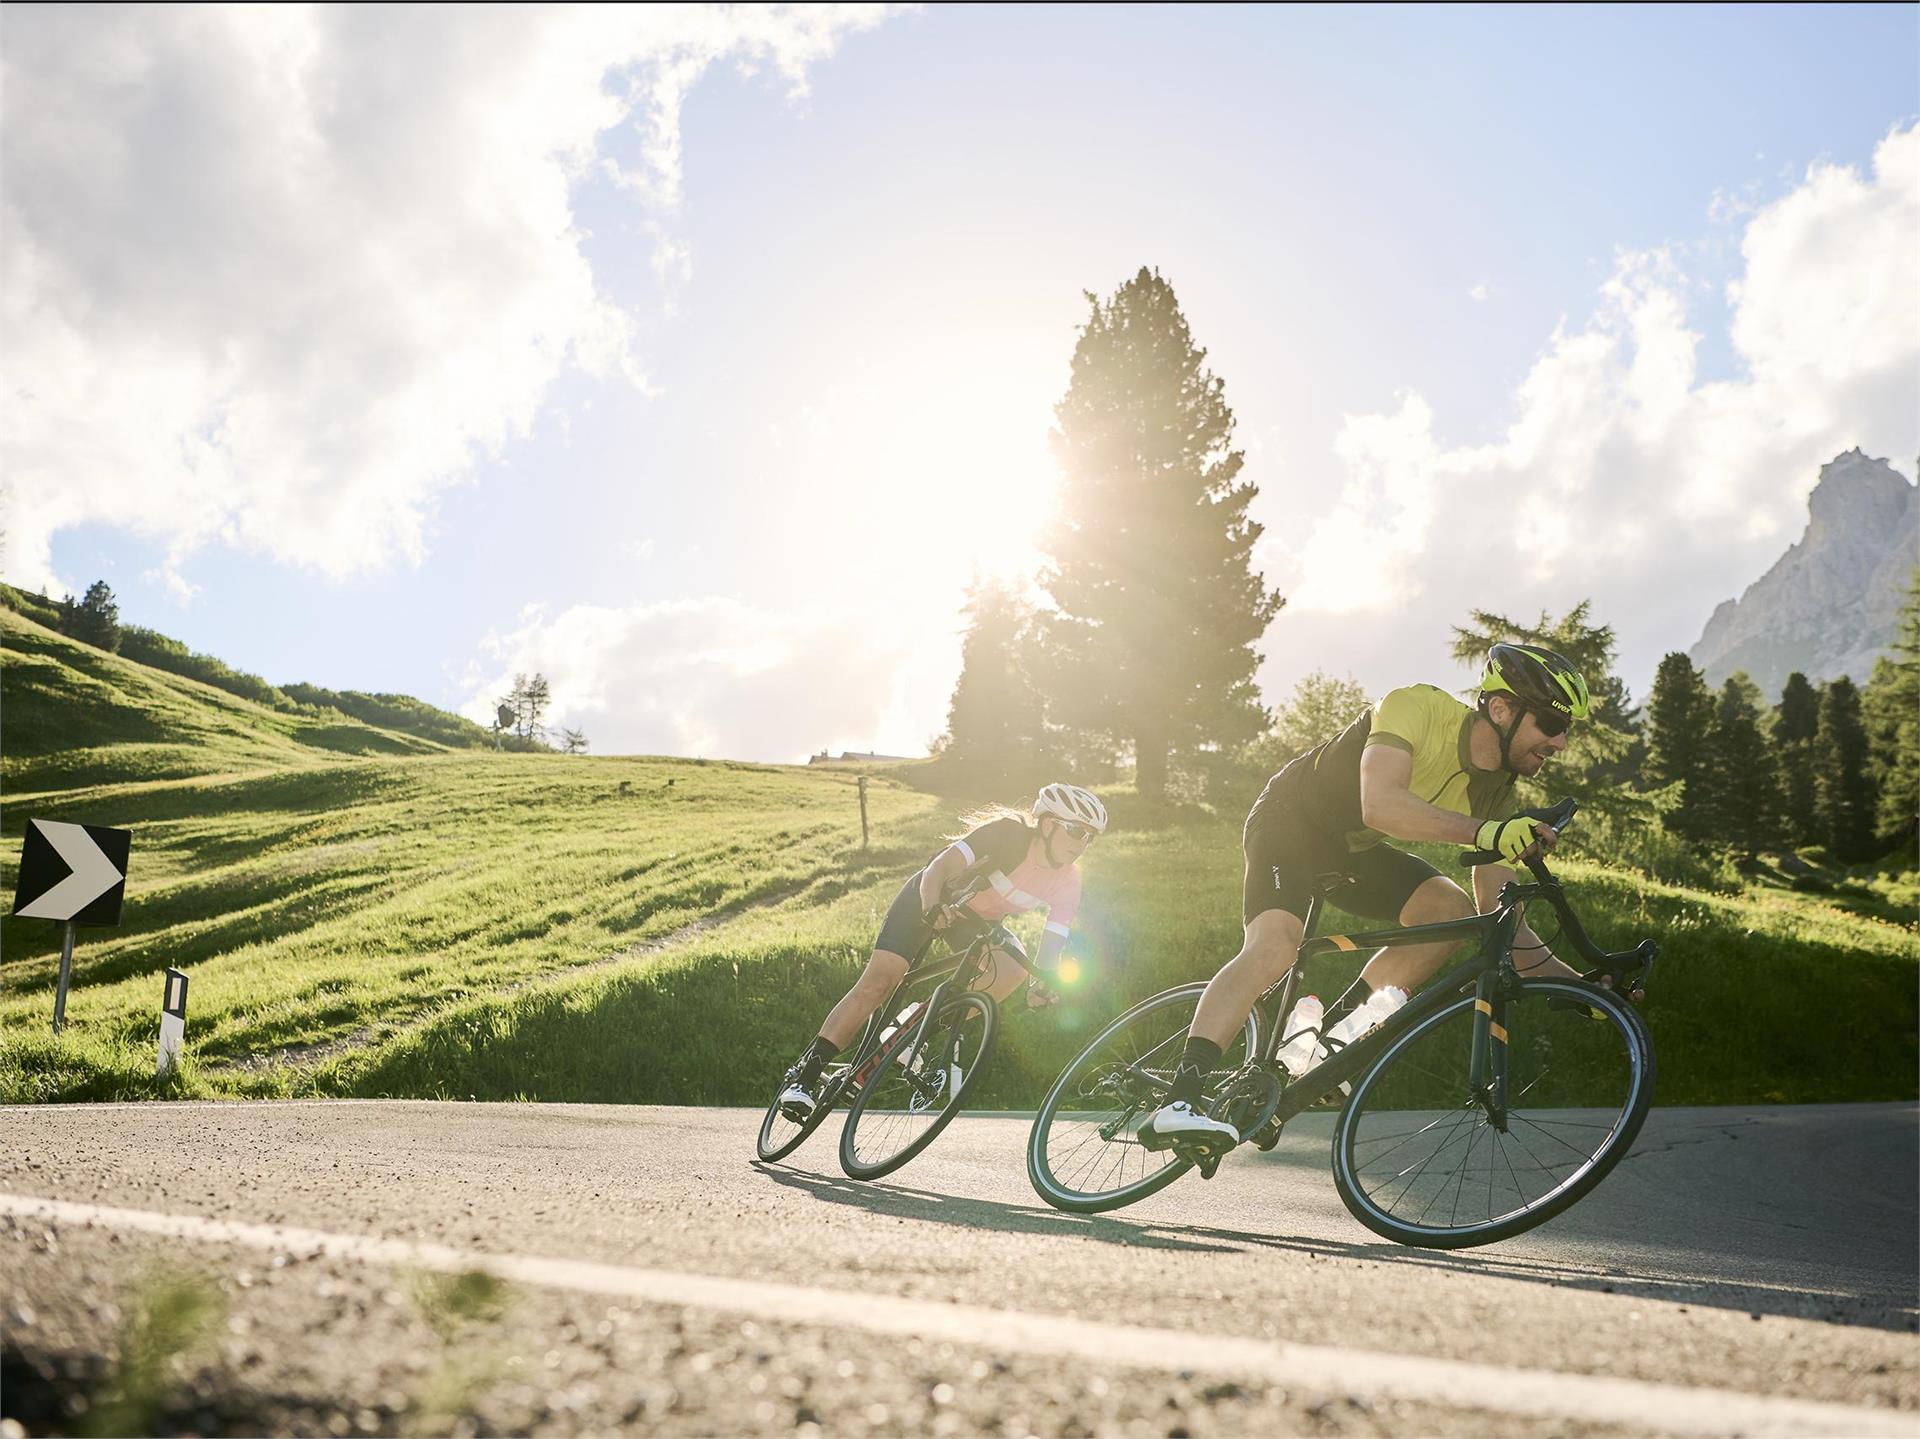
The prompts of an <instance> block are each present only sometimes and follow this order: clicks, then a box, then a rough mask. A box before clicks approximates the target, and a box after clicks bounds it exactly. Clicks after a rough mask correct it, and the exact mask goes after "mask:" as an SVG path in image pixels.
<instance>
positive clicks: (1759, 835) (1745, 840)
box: [1696, 674, 1780, 855]
mask: <svg viewBox="0 0 1920 1439" xmlns="http://www.w3.org/2000/svg"><path fill="white" fill-rule="evenodd" d="M1698 785H1699V796H1698V801H1697V804H1696V814H1697V816H1698V818H1699V821H1700V822H1701V824H1702V825H1703V826H1704V827H1705V830H1706V833H1707V834H1708V835H1709V836H1710V837H1711V838H1713V839H1715V840H1717V841H1719V842H1720V843H1722V844H1727V845H1731V846H1732V847H1733V848H1735V849H1739V850H1743V851H1745V852H1746V853H1747V854H1749V855H1754V854H1758V853H1759V852H1760V851H1761V850H1762V849H1764V848H1765V847H1766V846H1768V845H1770V844H1774V843H1777V842H1778V839H1779V834H1780V791H1779V789H1778V787H1777V786H1776V784H1775V782H1774V759H1773V756H1772V754H1770V753H1769V752H1768V749H1767V742H1766V738H1765V736H1764V735H1763V734H1762V733H1761V731H1760V701H1759V691H1758V690H1757V689H1756V688H1755V687H1754V684H1753V681H1752V680H1750V679H1748V678H1747V676H1746V675H1745V674H1734V675H1731V676H1729V677H1728V679H1727V682H1726V684H1724V685H1723V686H1721V688H1720V697H1719V700H1718V702H1717V703H1716V704H1715V706H1714V714H1713V722H1712V724H1710V725H1709V726H1708V729H1707V744H1706V752H1705V754H1704V755H1703V756H1702V758H1701V763H1700V768H1699V779H1698Z"/></svg>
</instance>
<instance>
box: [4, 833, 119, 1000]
mask: <svg viewBox="0 0 1920 1439" xmlns="http://www.w3.org/2000/svg"><path fill="white" fill-rule="evenodd" d="M132 851H133V831H132V830H127V829H108V828H107V827H106V826H104V825H97V824H67V823H65V822H64V821H61V820H51V819H30V820H28V821H27V833H26V840H25V843H24V844H23V845H22V846H21V849H20V881H19V883H18V884H17V885H15V886H14V891H13V914H14V918H16V919H51V920H55V921H57V922H59V923H62V924H64V925H65V926H66V935H65V937H64V938H63V939H62V940H61V944H60V985H59V988H58V989H57V990H55V991H54V996H53V1032H54V1033H55V1034H58V1033H59V1032H60V1028H61V1026H62V1025H63V1024H64V1023H65V1022H66V1017H67V981H68V979H69V978H70V977H71V976H72V974H73V929H74V926H75V925H79V924H118V923H120V905H121V902H122V901H123V900H124V899H125V898H126V895H127V857H128V855H129V854H131V853H132Z"/></svg>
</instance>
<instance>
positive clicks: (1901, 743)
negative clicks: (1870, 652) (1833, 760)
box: [1860, 568, 1920, 847]
mask: <svg viewBox="0 0 1920 1439" xmlns="http://www.w3.org/2000/svg"><path fill="white" fill-rule="evenodd" d="M1860 707H1861V712H1862V718H1863V720H1864V722H1865V724H1866V729H1867V768H1868V772H1869V775H1870V776H1871V778H1872V781H1873V783H1874V786H1875V788H1876V789H1877V790H1878V791H1879V795H1880V802H1879V806H1878V808H1877V810H1876V812H1875V825H1874V828H1875V829H1876V830H1877V831H1878V832H1879V838H1880V842H1881V843H1882V844H1884V845H1886V846H1888V847H1893V846H1896V845H1904V846H1909V847H1911V846H1913V845H1914V844H1915V833H1914V831H1915V826H1916V825H1920V568H1916V569H1915V570H1914V572H1913V580H1912V583H1911V584H1910V585H1909V587H1908V589H1907V598H1906V601H1905V603H1904V604H1903V605H1902V606H1901V609H1900V629H1899V633H1898V635H1897V636H1896V637H1895V639H1894V642H1893V653H1892V654H1891V655H1882V656H1881V657H1880V658H1879V660H1877V661H1876V662H1875V663H1874V667H1873V678H1872V679H1871V680H1869V681H1868V683H1867V691H1866V694H1865V695H1864V696H1863V697H1862V698H1861V705H1860Z"/></svg>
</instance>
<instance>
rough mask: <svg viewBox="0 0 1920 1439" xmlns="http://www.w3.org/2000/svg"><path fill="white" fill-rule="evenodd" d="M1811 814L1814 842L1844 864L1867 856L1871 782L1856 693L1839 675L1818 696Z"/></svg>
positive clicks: (1869, 854) (1870, 839)
mask: <svg viewBox="0 0 1920 1439" xmlns="http://www.w3.org/2000/svg"><path fill="white" fill-rule="evenodd" d="M1813 772H1814V796H1815V798H1814V809H1815V813H1816V815H1817V817H1818V819H1819V822H1820V831H1821V833H1820V838H1821V839H1822V840H1823V841H1824V842H1825V844H1826V846H1827V848H1828V850H1829V851H1830V852H1831V853H1832V855H1833V857H1834V858H1835V859H1837V860H1840V861H1841V862H1843V863H1846V864H1853V863H1857V862H1858V861H1860V860H1863V859H1870V858H1871V857H1872V855H1873V850H1874V843H1873V830H1874V823H1873V821H1874V803H1873V800H1874V796H1873V782H1872V779H1871V778H1870V777H1869V775H1868V773H1867V732H1866V729H1865V728H1864V727H1863V726H1862V724H1861V722H1860V690H1859V688H1858V687H1857V686H1856V685H1855V684H1854V682H1853V681H1852V680H1850V679H1848V678H1847V677H1846V676H1845V675H1841V676H1840V678H1838V679H1837V680H1834V681H1833V682H1832V683H1830V684H1828V685H1827V686H1826V687H1825V688H1824V689H1822V690H1821V692H1820V731H1819V733H1818V734H1817V735H1815V736H1814V741H1813Z"/></svg>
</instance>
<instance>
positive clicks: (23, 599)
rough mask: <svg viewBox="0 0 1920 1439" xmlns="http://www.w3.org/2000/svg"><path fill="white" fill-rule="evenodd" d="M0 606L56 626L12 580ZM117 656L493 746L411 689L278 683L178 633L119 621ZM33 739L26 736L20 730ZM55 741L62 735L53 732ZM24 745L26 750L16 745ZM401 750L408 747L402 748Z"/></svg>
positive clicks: (328, 714) (276, 700) (292, 705)
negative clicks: (395, 691)
mask: <svg viewBox="0 0 1920 1439" xmlns="http://www.w3.org/2000/svg"><path fill="white" fill-rule="evenodd" d="M0 607H4V609H6V610H11V611H12V612H13V613H14V614H15V615H18V616H20V617H21V618H22V619H24V620H27V621H30V622H31V623H32V625H34V626H38V627H39V628H41V629H44V630H47V631H50V632H55V633H57V632H58V631H59V629H60V608H59V606H58V605H57V604H55V603H53V602H51V601H49V600H47V599H44V598H42V597H41V596H39V595H35V594H30V593H28V592H27V591H25V590H20V589H16V588H14V587H13V586H12V585H7V584H0ZM117 654H118V656H119V658H121V659H122V660H130V661H132V662H133V663H134V664H136V665H138V666H140V667H141V669H143V670H147V671H154V670H157V671H160V672H161V673H163V674H166V675H170V676H177V677H179V678H182V679H189V680H198V681H199V682H200V683H201V684H204V685H210V686H212V687H213V688H214V689H217V690H222V691H224V692H225V693H227V694H229V695H233V696H235V697H237V698H239V699H243V700H250V701H252V702H253V703H254V704H256V705H259V706H262V707H263V708H266V709H269V710H279V711H283V712H285V713H288V714H293V715H299V716H302V717H303V718H305V719H306V720H308V721H318V722H319V728H320V729H321V730H325V729H327V728H328V727H330V726H332V725H333V724H335V723H336V722H337V721H338V720H339V719H340V717H341V716H343V715H344V716H346V717H348V718H351V719H355V720H360V721H363V722H364V723H365V724H367V725H370V726H372V727H374V728H376V729H382V730H389V731H393V732H394V734H395V735H397V736H401V737H405V736H412V737H415V738H418V739H424V740H428V741H431V742H432V744H433V745H434V746H436V747H442V748H451V749H480V748H492V747H493V745H492V735H491V734H490V733H489V732H488V731H487V730H485V729H483V728H482V727H481V726H479V725H477V724H475V723H474V722H473V721H472V720H469V719H463V718H462V717H460V716H459V715H455V714H449V713H447V712H446V711H445V710H442V709H437V708H435V707H434V706H433V705H430V704H424V703H422V702H421V701H420V700H417V699H414V698H413V697H411V696H410V695H387V694H362V693H360V692H359V691H357V690H347V691H345V692H340V691H336V690H329V689H322V688H321V687H320V686H318V685H308V684H291V685H287V686H285V687H284V688H282V687H280V686H278V685H272V684H269V683H267V681H265V680H264V679H262V678H261V677H260V676H259V675H254V674H248V673H246V672H245V671H243V670H236V669H234V668H233V667H232V666H230V665H228V664H225V663H224V662H222V661H220V660H217V659H215V658H214V657H213V656H212V655H203V654H196V653H195V652H194V651H192V650H190V649H188V648H187V647H186V646H185V645H183V644H181V643H180V641H178V640H176V639H170V638H169V637H168V636H166V635H163V634H160V633H159V632H158V631H155V630H150V629H143V628H142V627H140V626H139V625H123V626H122V627H121V630H120V645H119V649H118V651H117ZM20 738H21V742H22V743H32V742H33V741H32V738H31V736H23V737H20ZM55 743H56V747H58V746H59V745H60V743H61V740H60V738H59V737H58V736H56V737H55ZM20 752H21V753H26V750H24V749H22V750H20ZM401 752H406V751H405V750H402V751H401Z"/></svg>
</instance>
